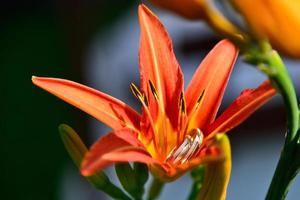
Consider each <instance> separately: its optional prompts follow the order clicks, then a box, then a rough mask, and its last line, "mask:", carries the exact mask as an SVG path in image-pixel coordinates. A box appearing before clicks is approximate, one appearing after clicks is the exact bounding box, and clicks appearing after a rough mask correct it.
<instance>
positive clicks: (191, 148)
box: [166, 128, 203, 164]
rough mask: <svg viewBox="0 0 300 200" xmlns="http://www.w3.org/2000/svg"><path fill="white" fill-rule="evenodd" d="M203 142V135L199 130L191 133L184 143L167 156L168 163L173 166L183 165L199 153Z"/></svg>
mask: <svg viewBox="0 0 300 200" xmlns="http://www.w3.org/2000/svg"><path fill="white" fill-rule="evenodd" d="M202 142H203V133H202V131H201V130H200V129H199V128H197V129H193V130H191V131H190V133H189V134H188V135H187V136H186V137H185V139H184V140H183V142H182V143H181V145H180V146H178V147H177V148H176V147H175V148H174V149H173V150H172V151H171V152H170V153H169V155H168V156H167V159H166V162H169V163H171V164H178V163H180V164H183V163H185V162H186V161H188V160H189V159H190V158H192V157H193V156H194V155H195V153H196V152H198V150H199V148H200V146H201V144H202Z"/></svg>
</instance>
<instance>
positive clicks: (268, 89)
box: [206, 81, 276, 137]
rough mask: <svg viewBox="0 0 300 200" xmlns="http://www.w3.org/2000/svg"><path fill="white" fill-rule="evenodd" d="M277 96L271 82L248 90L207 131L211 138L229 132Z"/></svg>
mask: <svg viewBox="0 0 300 200" xmlns="http://www.w3.org/2000/svg"><path fill="white" fill-rule="evenodd" d="M275 94H276V90H275V89H274V88H273V87H272V85H271V83H270V81H265V82H263V83H262V84H261V85H260V86H259V87H258V88H256V89H248V90H245V91H243V92H242V93H241V95H240V96H239V97H238V98H237V99H236V100H235V101H234V102H233V103H232V104H231V105H230V106H229V107H228V108H227V109H226V110H225V111H224V112H223V113H222V114H221V115H220V116H219V117H218V118H217V119H216V121H214V122H213V123H212V124H211V125H210V126H209V128H208V130H207V131H206V132H207V133H208V134H209V137H212V136H213V135H214V134H216V133H218V132H227V131H229V130H231V129H232V128H234V127H236V126H237V125H239V124H240V123H242V122H243V121H244V120H245V119H247V118H248V117H249V116H250V115H251V114H252V113H253V112H254V111H255V110H257V109H258V108H259V107H260V106H261V105H263V104H264V103H265V102H267V101H268V100H269V99H270V98H271V97H273V96H274V95H275Z"/></svg>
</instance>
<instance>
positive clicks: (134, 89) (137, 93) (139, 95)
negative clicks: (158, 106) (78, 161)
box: [130, 83, 148, 106]
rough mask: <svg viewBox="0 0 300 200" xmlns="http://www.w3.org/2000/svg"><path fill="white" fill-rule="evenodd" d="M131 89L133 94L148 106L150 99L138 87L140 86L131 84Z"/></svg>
mask: <svg viewBox="0 0 300 200" xmlns="http://www.w3.org/2000/svg"><path fill="white" fill-rule="evenodd" d="M130 90H131V92H132V94H133V95H134V96H135V97H136V98H137V99H138V100H139V101H140V102H141V103H142V104H145V105H146V106H148V100H147V98H146V96H145V95H143V94H142V93H141V91H140V90H139V89H138V87H137V86H136V85H135V84H134V83H131V84H130Z"/></svg>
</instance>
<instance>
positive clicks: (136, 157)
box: [81, 129, 157, 176]
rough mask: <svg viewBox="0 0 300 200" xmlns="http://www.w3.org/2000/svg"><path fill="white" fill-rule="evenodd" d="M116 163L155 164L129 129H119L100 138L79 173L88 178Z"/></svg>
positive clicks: (86, 157) (85, 158)
mask: <svg viewBox="0 0 300 200" xmlns="http://www.w3.org/2000/svg"><path fill="white" fill-rule="evenodd" d="M116 162H143V163H146V164H150V163H157V161H156V160H154V159H153V158H152V157H151V156H150V155H149V153H148V152H147V151H146V149H145V148H144V146H143V145H142V143H141V142H140V141H139V140H138V139H137V134H136V133H135V132H134V131H133V130H131V129H121V130H117V131H114V132H111V133H109V134H107V135H105V136H103V137H101V138H100V139H99V140H98V141H97V142H96V143H95V144H94V145H93V146H92V147H91V149H90V150H89V152H88V153H87V154H86V155H85V157H84V160H83V162H82V165H81V173H82V174H83V175H84V176H90V175H92V174H93V173H95V172H97V171H99V170H102V169H104V168H106V167H108V166H109V165H112V164H113V163H116Z"/></svg>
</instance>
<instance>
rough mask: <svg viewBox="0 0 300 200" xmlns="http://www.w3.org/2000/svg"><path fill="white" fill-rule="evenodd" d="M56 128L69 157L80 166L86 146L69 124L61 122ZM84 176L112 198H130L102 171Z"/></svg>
mask: <svg viewBox="0 0 300 200" xmlns="http://www.w3.org/2000/svg"><path fill="white" fill-rule="evenodd" d="M58 130H59V132H60V136H61V139H62V141H63V143H64V145H65V148H66V150H67V151H68V153H69V155H70V157H71V158H72V160H73V162H74V163H75V165H76V166H77V167H78V168H80V164H81V161H82V160H83V157H84V155H85V153H86V152H87V147H86V146H85V144H84V143H83V142H82V140H81V139H80V137H79V135H78V134H77V133H76V132H75V131H74V130H73V129H72V128H71V127H70V126H68V125H66V124H61V125H59V127H58ZM86 178H87V180H88V181H89V182H90V183H91V184H92V185H93V186H94V187H95V188H97V189H98V190H101V191H103V192H105V193H106V194H108V195H110V196H111V197H113V198H114V199H120V200H130V197H128V196H127V195H126V194H125V193H124V192H123V191H122V190H121V189H120V188H118V187H117V186H115V185H114V184H113V183H112V182H111V181H110V180H109V178H108V176H107V175H106V174H105V173H104V172H103V171H100V172H97V173H95V174H94V175H92V176H89V177H86Z"/></svg>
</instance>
